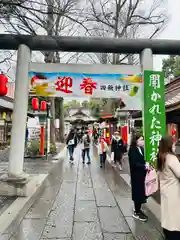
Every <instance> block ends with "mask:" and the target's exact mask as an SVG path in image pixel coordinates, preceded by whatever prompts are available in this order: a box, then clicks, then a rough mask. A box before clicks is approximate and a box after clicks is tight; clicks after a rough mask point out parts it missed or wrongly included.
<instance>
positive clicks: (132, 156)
mask: <svg viewBox="0 0 180 240" xmlns="http://www.w3.org/2000/svg"><path fill="white" fill-rule="evenodd" d="M128 156H129V166H130V174H131V189H132V200H133V201H134V207H135V211H134V214H133V217H134V218H136V219H138V220H140V221H143V222H145V221H147V216H146V215H145V214H144V213H143V212H142V210H141V206H142V204H143V203H146V199H147V197H146V196H145V177H146V171H147V170H146V162H145V160H144V138H143V137H142V136H140V135H139V136H138V135H134V136H133V138H132V142H131V146H130V148H129V153H128Z"/></svg>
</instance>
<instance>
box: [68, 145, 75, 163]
mask: <svg viewBox="0 0 180 240" xmlns="http://www.w3.org/2000/svg"><path fill="white" fill-rule="evenodd" d="M74 149H75V147H74V145H69V146H68V150H69V156H70V160H73V154H74Z"/></svg>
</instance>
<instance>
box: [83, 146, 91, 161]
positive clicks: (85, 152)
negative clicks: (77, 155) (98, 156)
mask: <svg viewBox="0 0 180 240" xmlns="http://www.w3.org/2000/svg"><path fill="white" fill-rule="evenodd" d="M89 153H90V149H89V148H85V149H83V150H82V160H83V162H84V161H85V156H86V155H87V159H88V162H91V158H90V154H89Z"/></svg>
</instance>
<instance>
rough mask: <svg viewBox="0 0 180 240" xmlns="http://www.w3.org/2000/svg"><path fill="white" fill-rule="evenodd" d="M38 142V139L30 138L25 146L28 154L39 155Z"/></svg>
mask: <svg viewBox="0 0 180 240" xmlns="http://www.w3.org/2000/svg"><path fill="white" fill-rule="evenodd" d="M39 148H40V142H39V140H31V141H30V142H29V143H28V146H27V152H28V154H29V155H32V156H37V155H39Z"/></svg>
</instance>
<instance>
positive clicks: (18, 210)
mask: <svg viewBox="0 0 180 240" xmlns="http://www.w3.org/2000/svg"><path fill="white" fill-rule="evenodd" d="M65 150H66V148H65V147H64V148H62V149H61V151H60V153H61V154H60V153H59V154H58V160H57V161H55V163H54V164H53V166H52V168H51V169H50V170H49V172H48V174H39V175H36V176H35V177H34V178H35V180H36V182H38V184H36V186H35V188H34V189H33V191H32V193H31V195H30V196H28V197H18V198H17V199H16V200H15V201H14V202H13V203H12V204H11V205H10V206H9V207H8V208H7V209H6V210H5V211H4V212H3V213H2V214H1V216H0V236H2V235H3V234H5V233H6V230H7V229H8V228H9V227H10V226H11V225H12V224H13V228H16V227H17V226H18V225H19V224H20V223H21V221H22V219H23V218H24V216H25V214H26V213H27V212H28V210H29V209H30V207H31V206H32V204H33V203H34V202H35V201H36V199H37V198H38V196H39V195H41V193H42V191H43V190H44V188H45V186H46V183H47V181H48V177H49V176H50V175H51V174H53V172H54V171H55V170H56V168H57V166H58V164H59V163H60V162H61V161H62V160H63V158H64V155H65V153H66V151H65ZM63 154H64V155H63ZM56 159H57V158H56Z"/></svg>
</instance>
